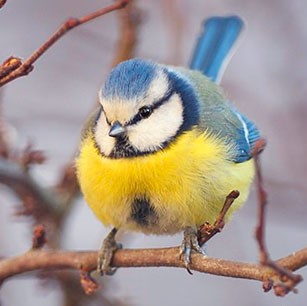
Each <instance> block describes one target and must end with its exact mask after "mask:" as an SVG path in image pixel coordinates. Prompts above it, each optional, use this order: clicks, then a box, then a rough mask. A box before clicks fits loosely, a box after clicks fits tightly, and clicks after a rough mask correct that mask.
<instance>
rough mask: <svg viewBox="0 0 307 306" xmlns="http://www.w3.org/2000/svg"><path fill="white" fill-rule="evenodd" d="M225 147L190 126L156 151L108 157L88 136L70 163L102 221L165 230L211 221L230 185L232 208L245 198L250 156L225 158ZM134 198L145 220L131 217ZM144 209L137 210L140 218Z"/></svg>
mask: <svg viewBox="0 0 307 306" xmlns="http://www.w3.org/2000/svg"><path fill="white" fill-rule="evenodd" d="M228 149H229V148H227V147H226V146H225V145H224V144H222V143H221V142H220V141H219V140H218V139H216V138H215V137H212V136H210V135H207V134H205V133H202V134H200V133H198V132H197V131H196V130H193V131H189V132H187V133H184V134H182V135H181V136H180V137H178V139H177V140H176V141H175V142H174V143H173V144H172V145H170V146H169V147H168V148H166V149H164V150H161V151H159V152H156V153H153V154H149V155H145V156H139V157H134V158H123V159H110V158H106V157H103V156H102V155H101V154H100V153H99V151H98V149H97V147H96V146H95V142H94V140H93V136H92V135H88V136H87V137H86V138H85V139H84V140H83V142H82V144H81V148H80V155H79V157H78V159H77V162H76V166H77V173H78V177H79V181H80V185H81V189H82V192H83V194H84V196H85V199H86V201H87V202H88V204H89V205H90V207H91V208H92V210H93V211H94V213H95V214H96V216H97V217H98V218H99V219H100V220H101V221H102V222H103V223H104V224H105V225H112V226H114V227H117V228H125V229H130V230H138V231H142V232H145V233H156V234H163V233H165V234H171V233H175V232H178V231H180V230H182V229H183V228H184V227H186V226H199V225H201V224H202V223H204V222H205V221H209V222H213V221H214V220H215V218H216V216H217V214H218V212H219V210H220V209H221V207H222V205H223V203H224V200H225V197H226V196H227V194H228V193H229V192H230V191H231V190H234V189H237V190H239V191H240V194H241V195H240V197H239V199H237V201H236V202H235V205H234V206H233V208H232V211H233V210H235V209H236V208H238V207H240V206H241V205H242V204H243V202H244V201H245V200H246V198H247V196H248V190H249V186H250V183H251V181H252V178H253V174H254V166H253V161H252V160H251V161H247V162H244V163H239V164H236V163H233V162H231V161H229V160H228V159H227V152H228V151H229V150H228ZM140 199H145V200H146V201H147V202H148V203H150V207H151V209H152V211H151V212H154V213H153V216H151V219H150V220H149V219H148V220H146V222H140V220H139V219H136V218H134V217H132V216H133V212H132V210H133V208H132V205H133V203H135V201H136V200H137V201H139V200H140ZM139 202H140V203H141V204H142V201H139ZM141 204H140V205H141ZM140 205H139V206H140ZM146 212H147V214H148V211H145V212H144V211H143V212H140V213H141V214H142V213H143V214H144V218H145V217H148V216H145V215H146ZM141 217H143V216H142V215H141ZM143 221H144V220H143Z"/></svg>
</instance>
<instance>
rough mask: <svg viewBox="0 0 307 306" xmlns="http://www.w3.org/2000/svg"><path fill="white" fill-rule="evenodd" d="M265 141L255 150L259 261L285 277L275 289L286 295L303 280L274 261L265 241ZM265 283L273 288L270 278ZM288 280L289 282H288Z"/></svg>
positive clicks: (276, 291)
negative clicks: (262, 157) (261, 158)
mask: <svg viewBox="0 0 307 306" xmlns="http://www.w3.org/2000/svg"><path fill="white" fill-rule="evenodd" d="M263 147H264V143H263V142H259V144H256V146H255V150H254V151H255V152H254V161H255V169H256V186H257V190H258V203H259V204H258V225H257V227H256V240H257V242H258V246H259V261H260V264H261V265H263V266H267V267H270V268H272V269H273V270H274V271H275V272H276V273H277V274H278V275H279V277H280V278H281V279H283V282H282V284H280V286H278V285H277V286H275V287H274V290H275V293H276V294H277V295H281V296H283V295H285V294H287V293H288V292H289V291H294V290H295V287H296V285H297V284H298V283H299V282H301V281H302V280H303V278H302V276H301V275H296V274H294V273H292V271H290V270H288V269H287V268H285V267H283V266H281V265H280V264H278V263H277V262H275V261H273V260H272V259H271V258H270V255H269V252H268V249H267V247H266V243H265V211H266V210H265V208H266V206H267V203H268V202H267V193H266V191H265V189H264V187H263V185H264V184H263V178H262V172H261V167H260V160H259V157H260V156H259V154H260V152H261V151H262V150H263ZM265 281H266V283H265V284H264V288H265V290H266V291H267V290H270V289H271V288H272V282H270V280H269V281H268V280H265ZM286 281H287V282H286Z"/></svg>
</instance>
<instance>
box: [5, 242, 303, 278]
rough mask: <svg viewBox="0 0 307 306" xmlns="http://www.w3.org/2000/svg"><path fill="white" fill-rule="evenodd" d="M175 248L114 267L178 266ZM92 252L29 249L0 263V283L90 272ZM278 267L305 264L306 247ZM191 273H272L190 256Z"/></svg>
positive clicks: (119, 257) (118, 257) (133, 255)
mask: <svg viewBox="0 0 307 306" xmlns="http://www.w3.org/2000/svg"><path fill="white" fill-rule="evenodd" d="M178 252H179V251H178V248H176V247H173V248H163V249H135V250H132V249H130V250H129V249H125V250H118V251H117V252H116V253H115V254H114V258H113V261H112V265H113V266H114V267H181V268H185V266H184V264H183V262H182V261H181V260H180V259H179V256H178ZM97 256H98V253H97V252H96V251H87V252H85V251H84V252H71V251H59V250H31V251H29V252H27V253H24V254H22V255H19V256H17V257H13V258H10V259H4V260H1V261H0V282H3V281H5V280H6V279H8V278H10V277H12V276H15V275H18V274H21V273H24V272H29V271H34V270H38V269H47V270H48V269H49V270H57V269H77V270H81V271H85V272H90V271H93V270H94V269H96V265H97ZM277 264H279V265H280V266H282V267H284V268H286V269H289V270H292V271H295V270H297V269H299V268H301V267H303V266H306V265H307V248H305V249H302V250H300V251H297V252H294V253H292V254H291V255H289V256H287V257H284V258H282V259H280V260H278V261H277ZM190 268H191V270H194V271H198V272H204V273H209V274H214V275H220V276H226V277H234V278H244V279H252V280H258V281H263V280H265V279H269V278H273V276H274V275H276V272H275V271H273V270H272V269H270V268H268V267H265V266H263V265H257V264H249V263H241V262H234V261H229V260H223V259H216V258H210V257H204V256H202V255H200V254H193V255H192V263H191V266H190Z"/></svg>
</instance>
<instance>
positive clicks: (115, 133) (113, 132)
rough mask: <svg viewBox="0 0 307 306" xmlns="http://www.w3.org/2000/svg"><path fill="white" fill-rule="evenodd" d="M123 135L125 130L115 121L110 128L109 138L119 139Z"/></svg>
mask: <svg viewBox="0 0 307 306" xmlns="http://www.w3.org/2000/svg"><path fill="white" fill-rule="evenodd" d="M125 133H126V129H125V128H124V127H123V126H122V125H121V124H120V123H119V122H118V121H115V122H114V123H113V124H112V126H111V128H110V131H109V136H111V137H119V136H123V135H124V134H125Z"/></svg>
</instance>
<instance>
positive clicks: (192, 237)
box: [180, 227, 206, 274]
mask: <svg viewBox="0 0 307 306" xmlns="http://www.w3.org/2000/svg"><path fill="white" fill-rule="evenodd" d="M192 251H195V252H197V253H199V254H202V255H204V256H206V253H205V252H204V250H203V249H202V248H201V247H200V246H199V244H198V239H197V231H196V230H195V229H194V228H192V227H187V228H186V229H185V230H184V232H183V241H182V244H181V246H180V259H182V260H183V263H184V265H185V267H186V269H187V271H188V272H189V273H190V274H192V272H191V270H190V263H191V252H192Z"/></svg>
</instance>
